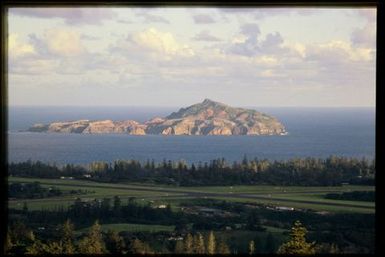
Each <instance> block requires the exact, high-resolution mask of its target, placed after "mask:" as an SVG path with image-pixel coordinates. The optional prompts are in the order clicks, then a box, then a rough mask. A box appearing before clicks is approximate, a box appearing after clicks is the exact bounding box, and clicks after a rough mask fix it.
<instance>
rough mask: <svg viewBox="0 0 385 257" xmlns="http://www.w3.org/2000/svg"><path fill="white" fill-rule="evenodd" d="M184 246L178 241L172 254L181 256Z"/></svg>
mask: <svg viewBox="0 0 385 257" xmlns="http://www.w3.org/2000/svg"><path fill="white" fill-rule="evenodd" d="M184 250H185V249H184V244H183V242H182V241H180V240H178V241H176V243H175V248H174V253H176V254H181V253H184Z"/></svg>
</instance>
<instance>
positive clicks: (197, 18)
mask: <svg viewBox="0 0 385 257" xmlns="http://www.w3.org/2000/svg"><path fill="white" fill-rule="evenodd" d="M193 20H194V22H195V23H196V24H211V23H215V20H214V19H213V18H212V17H211V16H210V15H208V14H197V15H194V16H193Z"/></svg>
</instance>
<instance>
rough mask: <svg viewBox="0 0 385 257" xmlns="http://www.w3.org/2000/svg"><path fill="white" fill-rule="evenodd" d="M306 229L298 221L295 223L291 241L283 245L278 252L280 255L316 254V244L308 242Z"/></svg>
mask: <svg viewBox="0 0 385 257" xmlns="http://www.w3.org/2000/svg"><path fill="white" fill-rule="evenodd" d="M306 234H307V230H306V228H305V227H304V226H303V225H302V224H301V222H299V221H298V220H297V221H296V222H294V225H293V227H292V228H291V233H290V240H289V241H288V242H286V243H284V244H282V245H281V246H280V247H279V249H278V252H277V253H279V254H302V255H303V254H315V250H314V245H315V243H314V242H313V243H308V242H306Z"/></svg>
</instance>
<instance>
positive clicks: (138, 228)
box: [77, 223, 175, 233]
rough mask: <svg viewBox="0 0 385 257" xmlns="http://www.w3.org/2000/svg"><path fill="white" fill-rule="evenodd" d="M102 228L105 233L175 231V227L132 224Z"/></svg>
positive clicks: (81, 230) (85, 230)
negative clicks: (109, 231)
mask: <svg viewBox="0 0 385 257" xmlns="http://www.w3.org/2000/svg"><path fill="white" fill-rule="evenodd" d="M101 228H102V230H103V231H105V232H106V231H108V230H113V231H116V232H118V233H119V232H121V231H130V232H160V231H166V232H170V231H174V229H175V226H165V225H148V224H131V223H118V224H102V225H101ZM89 229H90V228H89V227H88V228H84V229H80V230H77V232H78V233H83V232H87V231H89Z"/></svg>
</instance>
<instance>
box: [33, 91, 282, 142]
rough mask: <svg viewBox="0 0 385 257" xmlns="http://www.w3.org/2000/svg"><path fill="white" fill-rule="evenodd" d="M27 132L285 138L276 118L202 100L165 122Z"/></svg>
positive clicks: (55, 126) (40, 127) (85, 124)
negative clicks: (266, 136) (280, 136)
mask: <svg viewBox="0 0 385 257" xmlns="http://www.w3.org/2000/svg"><path fill="white" fill-rule="evenodd" d="M28 131H31V132H61V133H125V134H132V135H146V134H157V135H159V134H160V135H285V134H286V130H285V127H284V126H283V124H281V122H279V121H278V120H277V119H276V118H274V117H272V116H269V115H267V114H263V113H260V112H258V111H256V110H252V109H244V108H235V107H231V106H228V105H226V104H223V103H220V102H216V101H213V100H210V99H208V98H206V99H204V100H203V102H201V103H197V104H193V105H191V106H188V107H185V108H181V109H179V110H178V111H177V112H173V113H171V114H170V115H168V116H166V117H165V118H162V117H155V118H153V119H150V120H148V121H146V122H144V123H143V124H141V123H139V122H137V121H133V120H125V121H112V120H99V121H89V120H81V121H71V122H54V123H51V124H47V125H45V124H35V125H34V126H33V127H31V128H29V130H28Z"/></svg>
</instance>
